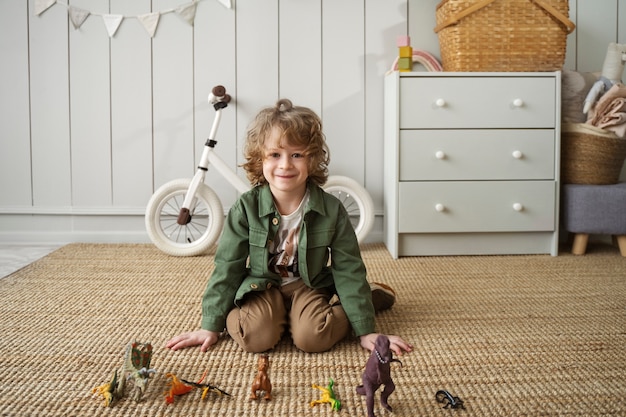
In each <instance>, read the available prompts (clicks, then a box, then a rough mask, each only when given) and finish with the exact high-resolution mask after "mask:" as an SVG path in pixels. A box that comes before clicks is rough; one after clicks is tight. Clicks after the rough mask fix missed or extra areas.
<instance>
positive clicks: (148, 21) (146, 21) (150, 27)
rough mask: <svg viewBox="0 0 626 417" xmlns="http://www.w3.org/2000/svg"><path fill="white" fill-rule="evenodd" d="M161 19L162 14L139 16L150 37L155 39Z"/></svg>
mask: <svg viewBox="0 0 626 417" xmlns="http://www.w3.org/2000/svg"><path fill="white" fill-rule="evenodd" d="M160 17H161V13H148V14H142V15H141V16H137V19H139V21H140V22H141V24H142V25H143V27H144V28H145V29H146V31H147V32H148V35H150V37H151V38H154V33H155V32H156V29H157V26H158V24H159V18H160Z"/></svg>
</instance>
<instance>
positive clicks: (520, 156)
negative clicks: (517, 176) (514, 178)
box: [513, 151, 524, 159]
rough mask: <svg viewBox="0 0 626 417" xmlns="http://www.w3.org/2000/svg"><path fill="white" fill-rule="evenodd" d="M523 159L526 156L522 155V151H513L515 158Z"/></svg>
mask: <svg viewBox="0 0 626 417" xmlns="http://www.w3.org/2000/svg"><path fill="white" fill-rule="evenodd" d="M523 157H524V154H523V153H522V151H513V158H515V159H522V158H523Z"/></svg>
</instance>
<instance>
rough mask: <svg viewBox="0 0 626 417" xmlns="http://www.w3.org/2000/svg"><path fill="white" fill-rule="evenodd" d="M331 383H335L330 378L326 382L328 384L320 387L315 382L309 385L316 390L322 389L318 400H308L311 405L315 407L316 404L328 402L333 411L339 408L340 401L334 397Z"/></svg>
mask: <svg viewBox="0 0 626 417" xmlns="http://www.w3.org/2000/svg"><path fill="white" fill-rule="evenodd" d="M333 385H335V381H333V379H332V378H330V381H329V382H328V386H326V387H322V386H319V385H317V384H313V385H311V386H312V387H313V388H317V389H318V390H320V391H322V393H321V394H320V399H319V400H314V401H311V402H310V404H311V407H315V406H316V405H317V404H324V403H329V404H330V406H331V408H332V409H333V410H335V411H339V410H341V402H340V401H339V400H338V399H337V398H336V397H335V392H334V391H333Z"/></svg>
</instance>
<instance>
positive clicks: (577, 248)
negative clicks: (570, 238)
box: [572, 233, 589, 255]
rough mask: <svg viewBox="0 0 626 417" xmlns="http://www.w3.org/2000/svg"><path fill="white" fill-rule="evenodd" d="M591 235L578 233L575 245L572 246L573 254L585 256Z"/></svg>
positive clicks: (575, 237)
mask: <svg viewBox="0 0 626 417" xmlns="http://www.w3.org/2000/svg"><path fill="white" fill-rule="evenodd" d="M588 241H589V235H588V234H586V233H576V235H575V236H574V244H573V245H572V253H573V254H574V255H584V254H585V251H586V250H587V242H588Z"/></svg>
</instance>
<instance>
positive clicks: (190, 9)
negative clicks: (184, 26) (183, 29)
mask: <svg viewBox="0 0 626 417" xmlns="http://www.w3.org/2000/svg"><path fill="white" fill-rule="evenodd" d="M197 5H198V2H197V1H192V2H191V3H187V4H183V5H182V6H178V7H177V8H176V14H178V15H179V16H180V17H182V18H183V19H184V20H185V21H186V22H187V23H189V24H190V25H191V26H193V21H194V19H195V18H196V6H197Z"/></svg>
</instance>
